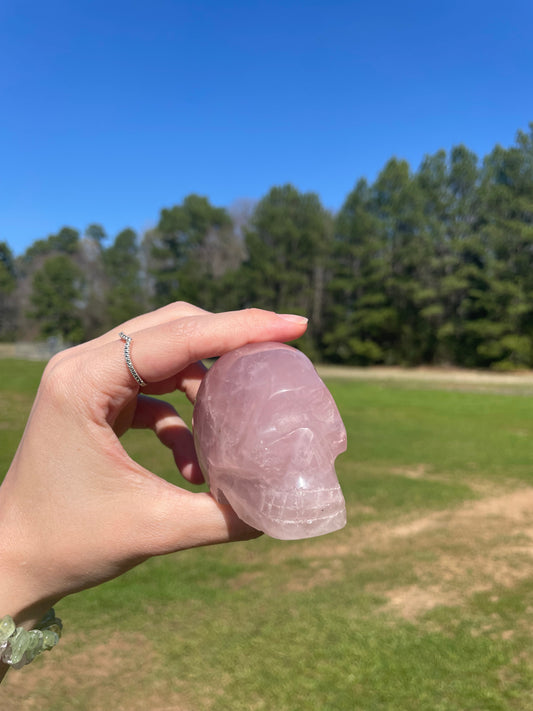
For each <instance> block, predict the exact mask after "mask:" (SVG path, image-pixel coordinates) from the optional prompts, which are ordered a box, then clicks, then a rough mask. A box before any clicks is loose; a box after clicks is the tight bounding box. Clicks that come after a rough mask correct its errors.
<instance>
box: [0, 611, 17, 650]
mask: <svg viewBox="0 0 533 711" xmlns="http://www.w3.org/2000/svg"><path fill="white" fill-rule="evenodd" d="M15 629H16V625H15V623H14V622H13V620H12V619H11V617H10V616H9V615H6V616H5V617H2V619H1V620H0V644H2V642H6V641H7V640H8V639H9V638H10V637H11V635H12V634H13V632H14V631H15Z"/></svg>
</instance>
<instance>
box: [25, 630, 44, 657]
mask: <svg viewBox="0 0 533 711" xmlns="http://www.w3.org/2000/svg"><path fill="white" fill-rule="evenodd" d="M28 635H29V640H28V645H27V647H26V652H25V654H24V656H25V657H26V663H27V664H29V663H30V662H32V661H33V660H34V659H35V657H36V656H37V655H38V654H40V652H41V651H42V649H43V633H42V632H41V630H30V631H29V632H28Z"/></svg>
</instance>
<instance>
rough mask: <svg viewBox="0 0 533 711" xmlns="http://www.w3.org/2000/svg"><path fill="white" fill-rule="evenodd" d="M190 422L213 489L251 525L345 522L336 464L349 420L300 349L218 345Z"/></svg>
mask: <svg viewBox="0 0 533 711" xmlns="http://www.w3.org/2000/svg"><path fill="white" fill-rule="evenodd" d="M193 431H194V441H195V446H196V452H197V455H198V460H199V462H200V466H201V468H202V471H203V473H204V476H205V479H206V481H207V482H208V484H209V486H210V489H211V493H212V494H213V496H214V497H215V499H216V500H217V501H219V502H221V503H229V504H230V505H231V507H232V508H233V509H234V511H235V512H236V513H237V515H238V516H239V518H241V519H242V520H243V521H245V522H246V523H248V524H249V525H250V526H253V527H254V528H257V529H258V530H260V531H264V532H265V533H267V534H268V535H269V536H272V537H273V538H280V539H285V540H290V539H299V538H309V537H311V536H320V535H322V534H325V533H330V532H332V531H336V530H338V529H339V528H342V527H343V526H344V525H345V524H346V507H345V503H344V497H343V495H342V491H341V488H340V485H339V482H338V480H337V475H336V473H335V466H334V465H335V459H336V457H337V456H338V455H339V454H340V453H341V452H344V451H345V450H346V430H345V427H344V424H343V422H342V419H341V417H340V415H339V411H338V409H337V406H336V405H335V401H334V400H333V397H332V395H331V393H330V392H329V391H328V389H327V388H326V386H325V385H324V383H323V382H322V380H321V379H320V377H319V375H318V373H317V372H316V370H315V368H314V366H313V364H312V363H311V361H310V360H309V359H308V358H307V356H305V355H304V354H303V353H301V352H300V351H298V350H296V349H295V348H292V347H291V346H287V345H285V344H283V343H253V344H249V345H247V346H243V347H242V348H238V349H237V350H235V351H231V352H230V353H226V354H225V355H223V356H222V357H221V358H219V359H218V361H217V362H216V363H215V364H214V365H213V366H212V367H211V369H210V370H209V371H208V372H207V373H206V375H205V376H204V379H203V381H202V384H201V386H200V389H199V391H198V397H197V399H196V403H195V406H194V413H193Z"/></svg>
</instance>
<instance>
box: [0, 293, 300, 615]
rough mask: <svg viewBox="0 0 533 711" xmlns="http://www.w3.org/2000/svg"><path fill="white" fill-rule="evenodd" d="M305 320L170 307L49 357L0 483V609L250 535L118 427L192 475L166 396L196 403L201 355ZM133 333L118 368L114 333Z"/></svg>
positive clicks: (195, 474)
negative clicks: (168, 477)
mask: <svg viewBox="0 0 533 711" xmlns="http://www.w3.org/2000/svg"><path fill="white" fill-rule="evenodd" d="M305 328H306V320H305V319H303V318H300V317H292V316H288V317H287V316H280V315H277V314H274V313H271V312H267V311H259V310H255V309H251V310H245V311H240V312H232V313H225V314H211V313H208V312H206V311H202V310H201V309H198V308H196V307H194V306H191V305H189V304H182V303H178V304H171V305H169V306H167V307H165V308H162V309H160V310H158V311H155V312H153V313H149V314H145V315H143V316H139V317H138V318H135V319H132V320H131V321H129V322H127V323H125V324H123V325H121V327H120V328H116V329H113V330H112V331H110V332H109V333H107V334H105V335H104V336H101V337H100V338H97V339H95V340H94V341H90V342H88V343H85V344H83V345H80V346H76V347H75V348H71V349H69V350H67V351H64V352H62V353H60V354H59V355H57V356H55V357H54V358H53V359H52V360H51V361H50V363H49V364H48V366H47V367H46V369H45V372H44V374H43V378H42V381H41V384H40V387H39V390H38V392H37V396H36V399H35V402H34V405H33V408H32V411H31V414H30V417H29V419H28V423H27V426H26V430H25V432H24V435H23V437H22V440H21V443H20V446H19V448H18V451H17V453H16V455H15V458H14V460H13V463H12V465H11V467H10V469H9V471H8V473H7V475H6V478H5V480H4V482H3V484H2V486H1V487H0V581H1V584H0V616H1V615H4V614H10V615H11V616H12V617H14V618H15V619H16V621H17V623H18V624H24V625H25V626H29V625H30V624H32V623H33V622H34V621H36V620H37V619H39V618H40V617H41V615H42V614H44V612H46V610H47V609H48V608H49V607H50V606H51V605H53V604H55V603H56V602H57V601H58V600H59V599H60V598H62V597H64V596H65V595H67V594H70V593H73V592H76V591H79V590H83V589H85V588H88V587H91V586H94V585H97V584H99V583H102V582H104V581H106V580H109V579H111V578H113V577H116V576H118V575H120V574H121V573H123V572H125V571H126V570H128V569H129V568H131V567H133V566H135V565H137V564H138V563H140V562H141V561H143V560H146V559H147V558H149V557H150V556H154V555H160V554H164V553H170V552H172V551H178V550H181V549H184V548H191V547H194V546H202V545H208V544H212V543H220V542H224V541H232V540H238V539H247V538H251V537H254V536H256V535H258V532H257V531H255V530H253V529H251V528H249V527H248V526H246V525H245V524H244V523H243V522H242V521H240V520H239V519H238V518H237V516H236V515H235V513H234V512H233V510H232V509H231V508H229V507H227V506H223V505H221V504H218V503H217V502H216V501H215V500H214V499H213V498H212V497H211V496H210V495H209V494H207V493H191V492H189V491H186V490H184V489H181V488H179V487H176V486H173V485H172V484H170V483H168V482H166V481H164V480H163V479H161V478H159V477H158V476H157V475H156V474H155V473H152V472H150V471H148V470H146V469H145V468H143V467H142V466H140V465H139V464H137V463H136V462H134V461H133V460H132V459H131V458H130V457H129V456H128V454H127V453H126V451H125V450H124V448H123V447H122V445H121V444H120V441H119V436H120V435H121V434H122V433H123V432H125V431H126V430H127V429H128V428H130V427H143V428H151V429H153V430H154V431H155V433H156V434H157V436H158V437H159V439H160V441H161V442H162V443H163V444H164V445H166V446H168V447H170V448H171V449H172V451H173V452H174V456H175V460H176V463H177V466H178V467H179V469H180V471H181V472H182V474H183V476H184V477H185V478H186V479H188V480H189V481H191V482H196V483H198V482H201V481H202V479H203V477H202V474H201V471H200V469H199V466H198V462H197V460H196V455H195V452H194V446H193V442H192V437H191V433H190V431H189V429H188V428H187V427H186V425H185V424H184V422H183V421H182V420H181V419H180V417H179V416H178V414H177V413H176V411H175V410H174V409H173V408H172V407H171V406H170V405H169V404H167V403H164V402H162V401H160V400H157V399H154V398H150V397H148V396H149V395H161V394H163V393H170V392H173V391H174V390H181V391H183V392H184V393H185V394H186V395H187V397H188V398H189V400H191V401H192V402H194V399H195V397H196V393H197V391H198V387H199V385H200V382H201V380H202V377H203V375H204V372H205V369H204V367H203V365H202V364H201V363H200V362H199V361H200V360H201V359H203V358H207V357H212V356H216V355H221V354H222V353H225V352H227V351H229V350H233V349H234V348H237V347H239V346H241V345H244V344H245V343H250V342H256V341H267V340H276V341H286V340H292V339H295V338H297V337H299V336H301V335H302V334H303V332H304V331H305ZM120 331H124V332H125V333H126V334H127V335H128V336H131V337H132V343H131V358H132V361H133V363H134V366H135V368H136V370H137V371H138V373H139V374H140V375H141V377H142V378H143V379H144V381H145V382H146V383H147V385H146V386H145V387H143V389H142V391H143V394H142V395H139V386H138V385H137V383H136V382H135V380H134V379H133V377H132V375H131V374H130V372H129V371H128V368H127V366H126V363H125V359H124V343H123V341H121V340H120V338H119V335H118V334H119V332H120Z"/></svg>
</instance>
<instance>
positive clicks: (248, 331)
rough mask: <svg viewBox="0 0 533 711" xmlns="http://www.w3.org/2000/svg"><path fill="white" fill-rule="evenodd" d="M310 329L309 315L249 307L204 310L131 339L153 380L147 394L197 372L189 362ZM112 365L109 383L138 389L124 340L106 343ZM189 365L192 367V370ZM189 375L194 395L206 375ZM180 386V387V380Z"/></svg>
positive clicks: (139, 365)
mask: <svg viewBox="0 0 533 711" xmlns="http://www.w3.org/2000/svg"><path fill="white" fill-rule="evenodd" d="M306 328H307V319H306V318H305V317H303V316H296V315H293V314H277V313H274V312H272V311H263V310H261V309H244V310H242V311H230V312H226V313H220V314H212V313H208V312H203V313H200V314H195V315H190V316H185V317H183V318H179V319H176V320H172V321H168V322H164V323H160V324H158V325H156V326H152V327H149V328H146V329H142V330H139V331H137V332H136V333H135V334H134V339H133V340H132V343H131V359H132V361H133V363H134V365H135V369H136V371H137V372H138V374H139V375H140V376H141V377H142V379H143V380H144V381H145V382H146V383H147V387H145V388H144V389H143V391H144V392H148V393H150V392H151V393H155V392H161V386H163V385H164V386H165V387H167V390H165V391H166V392H168V384H167V383H166V382H165V381H168V380H172V379H173V380H174V382H175V380H176V378H177V377H179V374H180V373H181V372H182V371H184V370H185V371H186V372H188V373H190V372H191V370H192V369H191V368H189V369H188V366H191V364H193V363H195V362H197V361H200V360H203V359H205V358H212V357H215V356H219V355H222V354H224V353H226V352H228V351H231V350H234V349H235V348H239V347H240V346H243V345H245V344H247V343H256V342H261V341H281V342H285V341H291V340H294V339H296V338H299V337H300V336H301V335H302V334H303V333H304V332H305V330H306ZM105 350H106V361H107V362H108V363H109V365H110V368H109V370H107V369H106V371H107V373H108V382H109V384H111V383H116V384H121V385H126V386H129V387H130V389H131V390H133V391H136V390H137V389H138V386H137V384H136V383H135V381H134V380H133V378H132V376H131V374H130V373H129V371H128V369H127V367H126V364H125V363H124V357H123V355H121V352H122V351H123V343H122V341H120V340H118V339H117V341H113V342H111V343H108V344H106V345H105ZM187 369H188V371H187ZM195 374H196V377H193V378H190V377H189V378H185V379H184V382H183V383H182V387H180V389H183V390H184V391H185V392H187V394H188V395H189V396H190V395H191V394H192V392H193V390H194V391H195V389H197V386H198V383H197V382H195V381H196V380H198V379H199V378H201V374H202V373H201V371H195ZM174 387H179V384H178V383H176V384H175V385H174Z"/></svg>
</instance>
